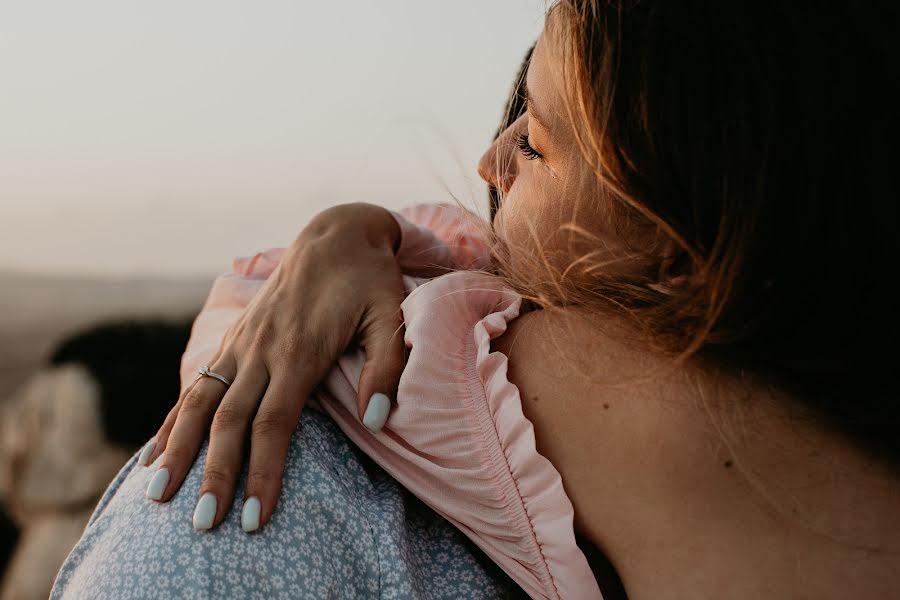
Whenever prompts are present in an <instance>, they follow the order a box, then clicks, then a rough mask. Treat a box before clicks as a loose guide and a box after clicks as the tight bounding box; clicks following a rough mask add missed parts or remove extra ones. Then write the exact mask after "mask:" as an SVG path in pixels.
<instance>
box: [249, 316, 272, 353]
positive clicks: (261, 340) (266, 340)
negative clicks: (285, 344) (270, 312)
mask: <svg viewBox="0 0 900 600" xmlns="http://www.w3.org/2000/svg"><path fill="white" fill-rule="evenodd" d="M277 339H278V331H277V330H276V328H275V324H274V323H272V322H271V321H268V320H267V321H265V322H264V323H260V325H259V326H258V327H257V328H256V331H254V333H253V338H252V341H251V342H250V349H251V350H252V351H256V352H258V353H260V354H268V351H269V349H270V348H271V346H272V343H273V342H274V341H276V340H277Z"/></svg>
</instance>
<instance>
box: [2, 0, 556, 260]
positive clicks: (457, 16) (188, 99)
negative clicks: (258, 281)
mask: <svg viewBox="0 0 900 600" xmlns="http://www.w3.org/2000/svg"><path fill="white" fill-rule="evenodd" d="M545 7H546V1H545V0H453V1H447V0H379V1H378V2H372V1H364V0H356V1H346V0H345V1H343V2H327V1H324V2H323V1H322V0H316V1H311V0H277V1H276V0H259V1H253V2H251V1H250V0H244V1H242V2H238V1H234V0H153V1H147V0H143V1H134V0H79V1H78V2H69V1H65V0H57V1H54V2H45V1H42V0H0V269H15V270H19V271H28V272H40V273H66V274H93V275H96V274H101V275H138V276H140V275H203V276H205V275H209V274H216V273H219V272H221V271H223V270H226V269H227V268H228V267H229V265H230V261H231V258H232V257H233V256H238V255H244V254H248V253H252V252H254V251H256V250H260V249H264V248H268V247H271V246H277V245H285V244H287V243H289V242H290V241H291V240H292V239H293V238H294V237H295V236H296V234H297V233H298V232H299V231H300V229H301V228H302V226H303V224H304V223H305V222H307V221H308V219H309V218H310V217H311V216H312V215H314V214H315V213H316V212H318V211H320V210H322V209H323V208H325V207H327V206H330V205H333V204H338V203H342V202H353V201H363V202H373V203H378V204H381V205H384V206H387V207H389V208H400V207H402V206H404V205H407V204H411V203H415V202H434V201H449V200H450V193H452V194H454V195H456V196H457V197H458V198H460V199H461V200H463V201H464V202H466V203H467V204H477V205H478V206H479V207H482V209H483V208H484V207H485V206H486V200H485V197H486V196H485V191H484V185H483V183H482V182H481V181H480V180H479V179H478V177H477V175H476V174H475V165H476V162H477V160H478V157H479V156H480V155H481V153H482V152H483V150H484V148H485V147H486V145H487V144H488V142H489V141H490V137H491V133H492V132H493V130H494V128H495V127H496V124H497V122H498V121H499V118H500V115H501V112H502V108H503V102H504V99H505V97H506V94H507V92H508V90H509V87H510V85H511V82H512V79H513V76H514V75H515V72H516V70H517V68H518V65H519V62H520V60H521V58H522V55H523V54H524V52H525V50H526V49H527V48H528V46H529V45H530V44H531V43H532V42H533V41H534V40H535V39H536V38H537V36H538V34H539V32H540V29H541V26H542V23H543V14H544V9H545Z"/></svg>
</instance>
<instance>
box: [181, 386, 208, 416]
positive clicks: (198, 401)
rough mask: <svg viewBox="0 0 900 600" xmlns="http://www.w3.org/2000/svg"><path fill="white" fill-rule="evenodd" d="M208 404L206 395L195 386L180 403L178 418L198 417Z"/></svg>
mask: <svg viewBox="0 0 900 600" xmlns="http://www.w3.org/2000/svg"><path fill="white" fill-rule="evenodd" d="M208 404H209V398H208V397H207V395H206V394H205V393H204V392H203V391H202V390H201V389H199V388H198V386H196V385H195V386H194V387H193V388H192V389H191V391H189V392H188V394H187V396H185V397H184V402H182V404H181V409H180V410H179V411H178V414H179V416H181V415H192V416H194V415H198V414H201V413H204V412H206V410H207V406H208Z"/></svg>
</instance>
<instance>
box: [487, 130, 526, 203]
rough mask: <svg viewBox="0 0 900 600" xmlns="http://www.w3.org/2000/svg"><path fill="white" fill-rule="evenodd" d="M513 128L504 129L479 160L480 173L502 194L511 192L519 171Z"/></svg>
mask: <svg viewBox="0 0 900 600" xmlns="http://www.w3.org/2000/svg"><path fill="white" fill-rule="evenodd" d="M512 129H513V128H512V127H509V128H507V129H506V130H504V131H503V133H501V134H500V137H498V138H497V139H496V140H494V142H493V143H492V144H491V145H490V147H488V149H487V151H486V152H485V153H484V154H483V155H482V156H481V160H479V161H478V175H479V176H480V177H481V178H482V179H484V180H485V181H486V182H487V183H488V184H490V185H492V186H494V187H495V188H497V189H498V190H500V192H501V193H502V194H506V193H508V192H509V189H510V188H511V187H512V184H513V182H515V180H516V174H517V173H518V164H517V162H516V156H515V144H514V143H513V140H512V138H513V131H512Z"/></svg>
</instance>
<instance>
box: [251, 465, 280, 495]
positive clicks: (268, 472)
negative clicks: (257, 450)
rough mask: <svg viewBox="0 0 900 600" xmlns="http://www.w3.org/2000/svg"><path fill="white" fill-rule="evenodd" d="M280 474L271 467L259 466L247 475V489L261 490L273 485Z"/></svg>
mask: <svg viewBox="0 0 900 600" xmlns="http://www.w3.org/2000/svg"><path fill="white" fill-rule="evenodd" d="M279 475H280V474H279V473H278V472H276V470H275V469H274V468H272V467H271V466H269V465H265V466H262V465H261V466H258V467H256V468H254V469H253V471H252V472H251V473H248V474H247V489H252V490H259V489H265V488H266V487H268V486H270V485H272V482H274V481H276V478H277V477H279Z"/></svg>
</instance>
